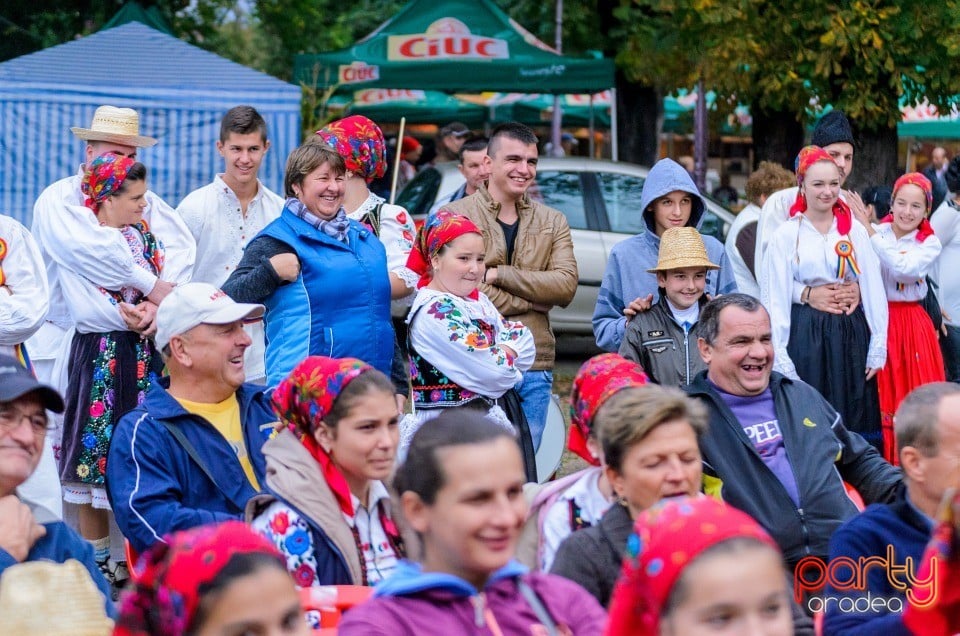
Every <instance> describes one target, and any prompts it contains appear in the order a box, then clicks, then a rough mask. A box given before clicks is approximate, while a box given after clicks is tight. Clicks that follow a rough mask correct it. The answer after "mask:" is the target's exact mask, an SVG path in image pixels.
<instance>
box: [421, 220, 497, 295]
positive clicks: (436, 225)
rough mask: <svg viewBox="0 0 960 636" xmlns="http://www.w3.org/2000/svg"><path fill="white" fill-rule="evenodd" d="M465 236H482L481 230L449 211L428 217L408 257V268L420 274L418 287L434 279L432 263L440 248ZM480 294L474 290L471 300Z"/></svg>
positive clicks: (471, 293) (469, 221) (471, 222)
mask: <svg viewBox="0 0 960 636" xmlns="http://www.w3.org/2000/svg"><path fill="white" fill-rule="evenodd" d="M464 234H480V230H479V228H477V226H476V225H474V224H473V221H471V220H470V219H468V218H467V217H465V216H461V215H459V214H454V213H453V212H451V211H449V210H438V211H437V212H436V213H434V214H431V215H430V216H429V217H427V220H426V221H425V222H424V224H423V227H421V228H420V231H419V232H417V240H416V241H415V242H414V244H413V249H412V250H410V256H408V257H407V267H408V268H410V269H411V270H413V271H414V272H416V273H417V274H420V281H419V282H418V283H417V287H418V288H419V287H425V286H427V285H429V284H430V281H431V280H432V279H433V273H432V269H433V268H432V266H431V264H430V261H431V260H432V259H433V257H434V256H436V255H437V252H439V251H440V248H441V247H443V246H444V245H446V244H447V243H449V242H451V241H452V240H454V239H455V238H457V237H460V236H463V235H464ZM479 297H480V293H479V292H478V291H477V290H476V289H474V290H473V291H472V292H470V298H472V299H473V300H476V299H477V298H479Z"/></svg>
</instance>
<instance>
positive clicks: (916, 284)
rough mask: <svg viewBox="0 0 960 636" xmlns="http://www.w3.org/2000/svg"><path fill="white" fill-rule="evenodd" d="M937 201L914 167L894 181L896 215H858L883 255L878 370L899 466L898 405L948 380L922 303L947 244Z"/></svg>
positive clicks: (889, 443)
mask: <svg viewBox="0 0 960 636" xmlns="http://www.w3.org/2000/svg"><path fill="white" fill-rule="evenodd" d="M932 201H933V186H932V185H931V184H930V181H929V180H928V179H927V178H926V177H925V176H923V175H922V174H920V173H919V172H910V173H908V174H905V175H903V176H902V177H900V178H899V179H897V182H896V183H895V184H894V186H893V196H892V197H891V202H890V214H888V215H887V216H886V217H885V218H884V219H883V220H882V221H881V222H880V223H879V224H877V225H872V224H871V223H870V219H869V217H868V216H867V215H866V214H858V215H857V220H858V221H860V223H861V224H862V225H863V228H864V229H865V230H866V231H867V234H868V235H869V236H870V244H871V245H872V246H873V249H874V251H875V252H876V253H877V257H878V258H879V259H880V271H881V273H882V275H883V287H884V291H885V292H886V294H887V301H888V302H887V308H888V312H889V316H890V326H889V328H888V329H887V365H886V366H885V367H884V368H883V369H881V370H880V373H878V374H877V386H878V389H879V393H880V418H881V425H882V427H883V454H884V457H885V458H886V460H887V461H888V462H890V463H891V464H894V465H899V464H900V457H899V452H898V450H897V447H896V437H895V435H894V434H893V414H894V413H895V412H896V410H897V407H898V406H900V402H901V401H902V400H903V398H905V397H906V396H907V394H908V393H910V391H912V390H913V389H915V388H916V387H918V386H920V385H921V384H927V383H928V382H943V381H944V379H945V372H944V367H943V356H942V354H941V353H940V344H939V342H938V341H937V333H936V330H935V329H934V327H933V322H931V320H930V316H929V315H928V314H927V312H926V311H925V310H924V308H923V306H922V305H921V303H920V301H922V300H923V299H924V298H925V297H926V295H927V280H926V279H927V275H928V274H929V273H930V272H931V271H932V270H933V267H934V264H935V263H936V262H937V258H938V257H939V256H940V250H941V247H942V246H941V245H940V239H938V238H937V237H936V236H934V233H933V228H932V227H931V226H930V221H928V220H927V216H928V215H929V214H930V211H931V210H930V209H931V203H932Z"/></svg>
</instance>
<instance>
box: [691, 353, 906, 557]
mask: <svg viewBox="0 0 960 636" xmlns="http://www.w3.org/2000/svg"><path fill="white" fill-rule="evenodd" d="M706 375H707V374H706V372H705V371H704V372H701V373H699V374H698V375H697V377H696V378H695V379H694V381H693V382H692V383H691V384H690V385H689V386H687V387H685V390H686V391H687V393H689V394H690V395H691V396H692V397H695V398H698V399H699V400H701V401H702V402H703V404H704V405H705V406H706V407H707V409H708V411H709V414H710V424H709V426H708V428H707V432H706V433H705V434H704V435H703V436H702V437H701V438H700V451H701V453H702V455H703V473H704V489H705V490H706V491H707V492H708V494H713V495H717V494H719V495H720V496H722V498H723V500H724V501H726V502H727V503H729V504H731V505H733V506H736V507H737V508H739V509H741V510H743V511H744V512H746V513H747V514H749V515H750V516H751V517H753V518H754V519H756V520H757V521H758V522H759V523H760V524H761V525H762V526H763V527H764V528H766V530H767V532H769V533H770V535H771V536H772V537H773V538H774V540H776V541H777V543H778V544H779V545H780V548H781V549H782V550H783V554H784V557H785V559H786V561H787V564H788V565H789V566H790V567H791V568H792V567H793V566H794V565H796V563H797V562H798V561H799V560H800V559H802V558H803V557H805V556H811V555H812V556H817V557H821V558H824V559H826V557H827V555H828V553H829V543H830V537H831V536H832V535H833V533H834V531H836V529H837V528H838V527H840V525H841V524H842V523H843V522H845V521H846V520H848V519H850V518H851V517H853V516H854V515H856V514H857V512H858V511H857V508H856V506H854V504H853V502H852V501H851V500H850V498H849V497H848V496H847V494H846V491H845V489H844V484H843V482H847V483H849V484H850V485H851V486H853V487H854V488H856V490H857V491H858V492H859V493H860V495H861V496H862V497H863V499H864V501H866V502H867V503H887V502H889V501H892V500H893V499H894V497H895V495H896V491H897V487H898V486H899V484H900V482H901V474H900V470H899V469H897V468H894V467H893V466H891V465H890V464H888V463H887V462H886V461H884V459H883V458H882V457H881V456H880V455H879V454H878V453H877V451H876V450H874V448H873V447H872V446H870V444H868V443H867V442H865V441H864V440H863V438H862V437H860V436H859V435H857V434H856V433H851V432H850V431H848V430H847V429H846V427H844V425H843V422H841V421H840V415H839V414H837V412H836V411H835V410H834V409H833V407H832V406H830V404H829V403H828V402H827V401H826V400H825V399H824V398H823V396H821V395H820V394H819V393H818V392H817V391H816V389H814V388H813V387H811V386H810V385H808V384H806V383H804V382H800V381H794V380H791V379H790V378H787V377H785V376H783V375H781V374H779V373H776V372H774V373H772V374H771V377H770V390H771V391H772V392H773V401H774V407H775V409H776V414H777V420H778V421H779V424H780V431H781V432H782V434H783V443H784V446H785V447H786V450H787V456H788V458H789V460H790V466H791V468H792V469H793V475H794V479H795V480H796V482H797V490H798V491H799V494H800V506H797V505H795V504H794V502H793V500H792V499H791V498H790V495H789V494H788V493H787V490H786V488H784V486H783V484H782V483H781V482H780V480H779V479H777V477H776V475H774V473H773V471H771V470H770V469H769V468H768V467H767V465H766V464H765V463H764V462H763V459H762V458H761V457H760V455H759V453H757V450H756V448H755V447H754V445H753V443H752V442H751V441H750V438H749V437H747V434H746V432H744V430H743V428H742V427H741V426H740V423H739V422H738V421H737V419H736V418H735V417H734V415H733V412H732V411H731V410H730V409H729V408H728V407H727V405H726V403H725V402H724V401H723V399H722V398H721V397H720V395H719V394H718V393H717V392H716V391H715V390H714V389H713V387H712V386H711V385H710V383H709V382H708V381H707V377H706Z"/></svg>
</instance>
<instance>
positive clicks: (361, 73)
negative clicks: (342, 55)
mask: <svg viewBox="0 0 960 636" xmlns="http://www.w3.org/2000/svg"><path fill="white" fill-rule="evenodd" d="M337 78H338V80H339V82H338V83H339V84H362V83H363V82H375V81H377V80H378V79H380V67H379V66H376V65H371V64H367V63H366V62H360V61H357V62H354V63H353V64H341V65H340V68H339V72H338V73H337Z"/></svg>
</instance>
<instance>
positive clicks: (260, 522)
mask: <svg viewBox="0 0 960 636" xmlns="http://www.w3.org/2000/svg"><path fill="white" fill-rule="evenodd" d="M253 529H254V530H256V531H257V532H259V533H260V534H262V535H263V536H265V537H266V538H267V539H269V540H270V541H271V542H272V543H273V545H275V546H276V547H277V549H278V550H280V553H281V554H283V557H284V558H285V559H286V561H287V572H290V573H291V574H292V575H293V580H294V582H296V584H297V586H298V587H311V586H313V585H316V584H317V583H318V581H317V558H316V554H315V553H314V550H313V539H312V537H311V534H310V526H309V525H307V522H306V521H305V520H304V519H303V517H301V516H300V515H299V514H297V513H296V512H294V511H293V510H291V509H289V508H287V507H286V506H284V505H283V504H281V503H280V502H276V503H274V504H272V505H271V506H270V507H269V508H267V510H266V511H265V513H264V514H263V515H262V516H260V517H257V519H255V520H254V522H253Z"/></svg>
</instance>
